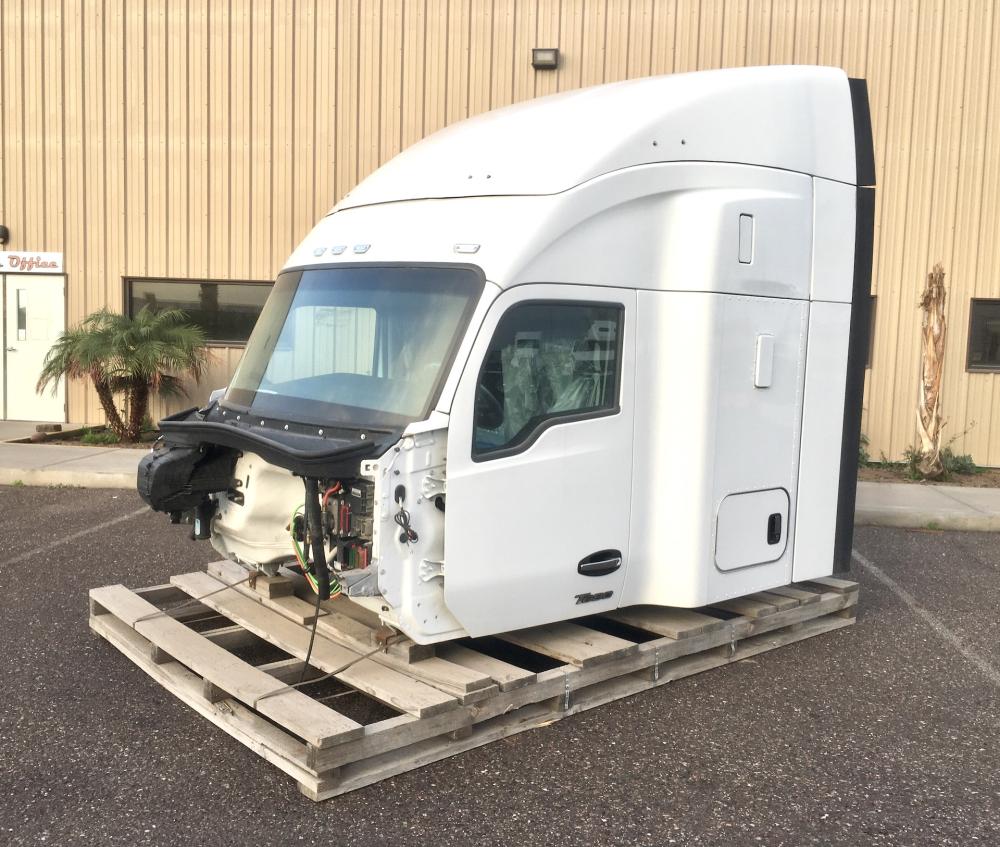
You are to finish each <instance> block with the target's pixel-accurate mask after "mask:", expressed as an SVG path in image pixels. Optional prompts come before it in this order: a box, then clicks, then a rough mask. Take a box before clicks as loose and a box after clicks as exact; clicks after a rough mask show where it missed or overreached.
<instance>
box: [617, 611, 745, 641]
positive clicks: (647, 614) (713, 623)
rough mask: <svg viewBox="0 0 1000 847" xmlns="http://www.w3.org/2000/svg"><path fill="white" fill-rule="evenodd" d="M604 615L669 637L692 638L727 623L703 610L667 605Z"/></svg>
mask: <svg viewBox="0 0 1000 847" xmlns="http://www.w3.org/2000/svg"><path fill="white" fill-rule="evenodd" d="M603 617H606V618H611V619H612V620H615V621H619V622H621V623H624V624H628V625H629V626H634V627H635V628H636V629H644V630H646V631H647V632H655V633H656V634H657V635H665V636H667V637H668V638H691V637H692V636H695V635H701V634H702V633H703V632H711V631H712V630H715V629H721V628H722V627H724V626H725V625H726V622H725V621H724V620H722V619H721V618H713V617H712V616H711V615H706V614H703V613H702V612H695V611H693V610H691V609H673V608H667V607H665V606H630V607H628V608H626V609H618V610H617V611H614V612H608V613H607V614H605V615H603Z"/></svg>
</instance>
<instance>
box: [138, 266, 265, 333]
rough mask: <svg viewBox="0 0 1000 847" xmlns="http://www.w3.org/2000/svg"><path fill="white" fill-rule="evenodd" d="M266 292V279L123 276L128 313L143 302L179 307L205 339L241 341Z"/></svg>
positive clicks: (154, 307)
mask: <svg viewBox="0 0 1000 847" xmlns="http://www.w3.org/2000/svg"><path fill="white" fill-rule="evenodd" d="M270 292H271V283H270V282H212V281H210V280H207V279H206V280H201V279H183V280H182V279H126V280H125V309H126V311H127V312H128V314H129V315H130V316H131V317H135V316H136V315H137V314H138V313H139V311H140V310H141V309H142V308H143V307H144V306H150V307H152V308H153V309H157V310H160V309H182V310H183V311H184V312H186V313H187V316H188V319H189V320H190V322H191V323H193V324H194V325H195V326H199V327H201V328H202V329H203V330H204V332H205V338H206V339H207V340H208V341H209V342H212V343H218V344H245V343H246V341H247V339H248V338H249V337H250V331H251V330H252V329H253V326H254V324H255V323H256V322H257V317H258V316H259V315H260V310H261V309H262V308H263V307H264V301H265V300H267V295H268V294H270Z"/></svg>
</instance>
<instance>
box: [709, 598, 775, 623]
mask: <svg viewBox="0 0 1000 847" xmlns="http://www.w3.org/2000/svg"><path fill="white" fill-rule="evenodd" d="M712 608H713V609H724V610H725V611H727V612H732V613H734V614H737V615H746V616H747V617H748V618H762V617H764V616H766V615H773V614H774V613H775V612H777V611H778V608H777V606H775V605H773V604H772V603H768V602H766V601H764V600H761V599H759V598H757V597H756V595H753V596H750V597H738V598H736V599H735V600H723V601H721V602H719V603H712Z"/></svg>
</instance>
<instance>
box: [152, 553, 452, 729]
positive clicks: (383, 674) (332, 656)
mask: <svg viewBox="0 0 1000 847" xmlns="http://www.w3.org/2000/svg"><path fill="white" fill-rule="evenodd" d="M171 582H173V584H174V585H177V586H179V587H180V588H182V589H184V591H186V592H188V593H189V594H191V595H192V596H196V597H202V602H204V603H205V604H206V605H209V606H211V607H212V608H214V609H216V610H217V611H219V612H220V613H221V614H224V615H225V616H226V617H227V618H229V619H230V620H233V621H235V622H236V623H238V624H240V625H241V626H243V627H245V628H246V629H248V630H250V631H251V632H253V633H256V634H257V635H259V636H260V637H261V638H263V639H265V640H266V641H270V642H271V643H272V644H274V645H275V646H277V647H280V648H281V649H282V650H284V651H285V652H286V653H289V654H291V655H292V656H297V657H299V658H300V659H302V658H305V655H306V653H307V651H308V649H309V636H310V632H309V628H307V627H305V626H301V625H299V624H296V623H294V622H293V621H291V620H289V619H288V618H285V617H282V616H281V615H280V614H278V613H277V612H275V611H272V610H271V609H268V608H266V607H265V606H264V605H263V604H262V603H260V602H259V598H250V597H247V596H246V595H244V594H243V593H241V592H239V591H237V590H236V589H235V588H225V587H224V586H225V583H222V582H220V581H219V580H217V579H216V578H215V577H212V576H209V575H208V574H207V573H189V574H182V575H180V576H175V577H172V578H171ZM220 588H222V589H223V590H221V591H219V589H220ZM213 592H215V593H213ZM206 595H210V596H206ZM283 599H284V598H283ZM317 629H318V628H317ZM310 661H311V663H312V664H313V665H314V666H315V667H317V668H320V669H321V670H323V671H324V672H325V673H333V674H334V676H336V678H337V679H339V680H340V681H341V682H345V683H347V684H348V685H350V686H351V687H353V688H356V689H358V690H359V691H362V692H364V693H365V694H368V695H370V696H372V697H374V698H375V699H376V700H380V701H381V702H383V703H385V704H386V705H388V706H391V707H392V708H394V709H398V710H400V711H403V712H408V713H409V714H411V715H416V716H418V717H421V716H425V715H433V714H436V713H437V712H440V711H444V710H445V709H451V708H455V707H456V706H457V705H458V701H457V700H456V699H455V698H454V697H452V696H450V695H448V694H445V693H444V692H442V691H438V690H437V689H436V688H432V687H431V686H429V685H426V684H424V683H422V682H420V681H418V680H416V679H412V678H411V677H409V676H406V675H404V674H401V673H398V672H397V671H395V670H392V669H391V668H387V667H384V666H382V665H380V664H378V663H377V662H373V661H372V660H371V658H365V657H364V654H362V653H357V652H355V651H354V650H349V649H347V648H346V647H343V646H341V645H339V644H334V643H333V642H332V641H330V640H329V639H328V638H326V637H325V636H323V635H320V634H318V633H317V635H316V639H315V643H314V645H313V652H312V656H311V658H310Z"/></svg>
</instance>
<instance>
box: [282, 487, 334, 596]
mask: <svg viewBox="0 0 1000 847" xmlns="http://www.w3.org/2000/svg"><path fill="white" fill-rule="evenodd" d="M339 489H340V483H339V482H338V483H337V485H335V486H334V487H333V488H329V489H327V491H326V493H325V494H324V495H323V505H324V507H325V506H326V503H327V500H329V498H330V495H331V494H334V493H336V492H337V491H338V490H339ZM300 515H301V516H302V518H303V520H305V504H303V503H300V504H299V505H298V506H296V507H295V510H294V511H293V512H292V517H291V519H290V520H289V521H288V534H289V537H290V538H291V540H292V549H293V550H294V551H295V559H296V561H297V562H298V563H299V567H300V568H301V569H302V574H303V575H304V576H305V578H306V581H307V582H308V583H309V587H310V588H312V590H313V592H315V594H316V595H317V596H318V595H319V583H318V582H317V581H316V575H315V573H314V572H313V569H312V567H311V565H310V564H309V561H308V558H309V557H308V556H307V555H306V553H305V552H304V551H303V550H302V547H301V545H300V544H299V542H298V539H297V538H296V537H295V519H296V518H297V517H299V516H300ZM304 534H305V533H304ZM342 592H343V588H342V587H341V585H340V581H339V580H338V579H337V578H336V577H335V576H332V575H331V578H330V599H331V600H332V599H333V598H334V597H339V596H340V594H341V593H342Z"/></svg>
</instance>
